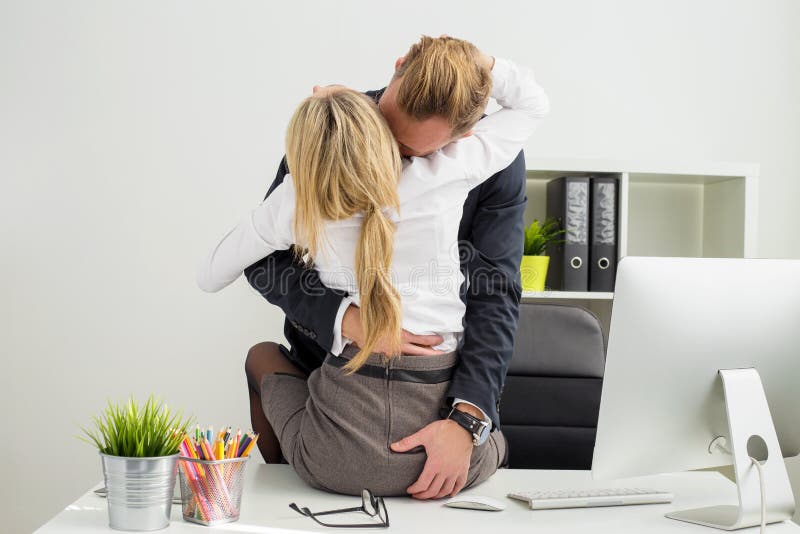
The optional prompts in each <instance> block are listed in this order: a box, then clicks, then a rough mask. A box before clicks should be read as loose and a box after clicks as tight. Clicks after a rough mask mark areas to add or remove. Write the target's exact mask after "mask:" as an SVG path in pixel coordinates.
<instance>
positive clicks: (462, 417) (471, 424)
mask: <svg viewBox="0 0 800 534" xmlns="http://www.w3.org/2000/svg"><path fill="white" fill-rule="evenodd" d="M447 418H448V419H452V420H453V421H455V422H456V423H458V424H459V425H461V426H462V427H463V428H464V429H465V430H466V431H467V432H469V433H470V434H471V435H472V444H473V445H479V444H480V439H481V436H482V434H483V428H484V427H485V426H486V422H485V421H483V420H482V419H478V418H477V417H473V416H471V415H470V414H468V413H467V412H462V411H461V410H456V409H455V408H453V409H452V410H450V413H449V415H448V416H447Z"/></svg>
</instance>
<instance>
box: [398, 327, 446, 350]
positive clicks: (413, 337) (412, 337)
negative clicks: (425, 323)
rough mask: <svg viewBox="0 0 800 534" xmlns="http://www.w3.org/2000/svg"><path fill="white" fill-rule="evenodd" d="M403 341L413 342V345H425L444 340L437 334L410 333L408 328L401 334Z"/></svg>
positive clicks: (435, 343) (433, 344)
mask: <svg viewBox="0 0 800 534" xmlns="http://www.w3.org/2000/svg"><path fill="white" fill-rule="evenodd" d="M402 342H403V343H413V344H415V345H423V346H427V347H433V346H436V345H438V344H440V343H442V342H444V338H443V337H442V336H437V335H424V336H421V335H417V334H412V333H411V332H409V331H408V330H403V336H402Z"/></svg>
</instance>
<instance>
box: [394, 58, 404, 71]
mask: <svg viewBox="0 0 800 534" xmlns="http://www.w3.org/2000/svg"><path fill="white" fill-rule="evenodd" d="M405 62H406V56H400V57H399V58H397V61H395V62H394V70H397V69H399V68H400V67H402V66H403V63H405Z"/></svg>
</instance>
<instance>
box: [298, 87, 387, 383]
mask: <svg viewBox="0 0 800 534" xmlns="http://www.w3.org/2000/svg"><path fill="white" fill-rule="evenodd" d="M286 160H287V164H288V166H289V172H290V173H291V174H292V176H293V178H294V184H295V190H296V192H297V203H296V211H295V221H294V224H295V234H296V236H297V241H298V243H299V244H301V245H302V246H304V247H307V249H308V253H309V255H310V256H311V258H313V257H314V255H315V254H317V253H318V252H319V250H320V246H321V245H322V244H323V243H324V241H325V235H324V222H325V221H335V220H340V219H346V218H349V217H352V216H354V215H356V214H363V217H364V219H363V222H362V224H361V235H360V238H359V242H358V246H357V248H356V257H355V268H356V280H357V283H358V292H359V297H360V312H361V326H362V329H363V331H364V334H365V338H366V339H365V342H364V344H363V346H362V347H360V348H361V350H360V351H359V352H358V354H356V356H354V357H353V358H352V359H351V360H350V361H349V362H348V363H347V365H345V369H346V370H347V371H348V373H353V372H355V371H356V370H358V369H359V368H360V367H361V366H362V365H364V362H365V361H366V360H367V358H368V357H369V355H370V354H371V352H372V349H373V348H374V347H375V344H376V343H377V341H378V339H379V338H381V337H383V336H386V338H387V339H388V341H389V351H388V353H387V355H388V356H390V357H391V356H394V355H396V354H397V353H398V352H399V348H400V330H401V308H400V295H399V294H398V292H397V290H396V289H395V287H394V286H393V285H392V280H391V273H390V266H391V262H392V252H393V248H394V246H393V245H394V231H395V226H394V223H392V221H391V220H389V218H387V216H386V214H385V213H384V209H386V208H394V209H395V210H399V204H400V201H399V198H398V195H397V182H398V180H399V178H400V172H401V170H402V167H401V163H400V154H399V152H398V149H397V144H396V143H395V141H394V137H393V136H392V132H391V130H390V129H389V126H388V124H387V123H386V120H385V119H384V118H383V116H382V115H381V114H380V113H379V112H378V109H377V106H376V105H375V103H374V102H372V101H371V100H370V99H369V98H368V97H366V96H365V95H362V94H360V93H357V92H355V91H352V90H349V89H339V90H336V91H333V92H329V93H328V94H326V95H325V96H322V97H315V96H312V97H309V98H307V99H306V100H304V101H303V102H302V103H301V104H300V106H299V107H298V108H297V111H295V113H294V116H293V117H292V120H291V121H290V123H289V128H288V130H287V132H286Z"/></svg>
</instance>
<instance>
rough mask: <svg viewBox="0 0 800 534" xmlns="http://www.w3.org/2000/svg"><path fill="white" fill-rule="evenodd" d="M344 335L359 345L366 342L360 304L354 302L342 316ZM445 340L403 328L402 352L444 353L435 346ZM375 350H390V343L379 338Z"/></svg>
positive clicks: (415, 353)
mask: <svg viewBox="0 0 800 534" xmlns="http://www.w3.org/2000/svg"><path fill="white" fill-rule="evenodd" d="M342 335H343V336H344V337H346V338H348V339H352V340H353V342H354V343H355V344H356V345H358V346H359V347H360V346H362V344H363V342H364V338H365V336H364V332H363V330H362V329H361V311H360V310H359V309H358V306H355V305H353V304H351V305H350V307H349V308H347V310H346V311H345V312H344V316H343V317H342ZM442 341H444V340H443V339H442V336H435V335H430V336H420V335H417V334H412V333H411V332H409V331H408V330H403V332H402V335H401V339H400V352H401V353H402V354H408V355H412V356H438V355H440V354H444V352H443V351H441V350H434V349H433V348H431V347H433V346H435V345H438V344H440V343H442ZM372 351H373V352H383V353H387V352H389V344H388V343H387V342H386V340H384V339H380V340H378V343H377V344H376V345H375V347H374V348H373V349H372Z"/></svg>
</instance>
